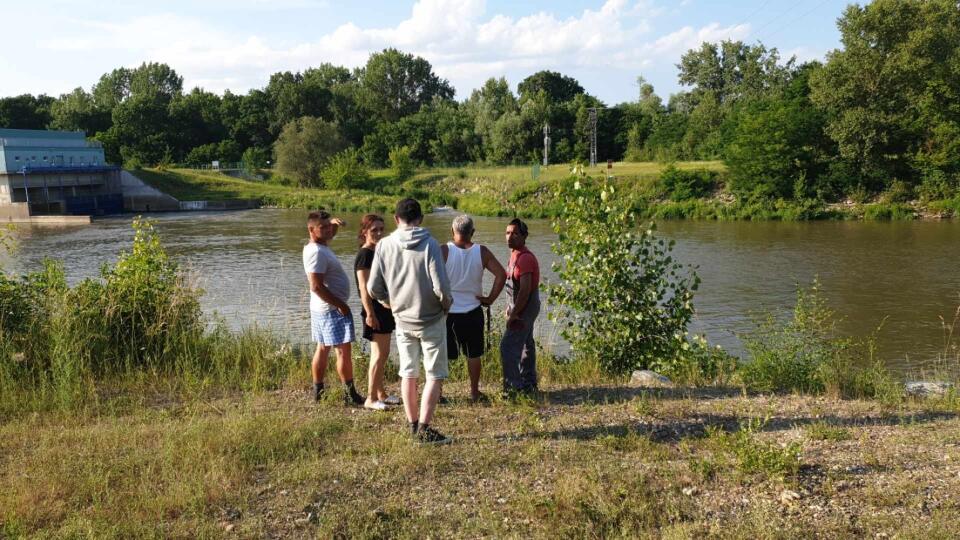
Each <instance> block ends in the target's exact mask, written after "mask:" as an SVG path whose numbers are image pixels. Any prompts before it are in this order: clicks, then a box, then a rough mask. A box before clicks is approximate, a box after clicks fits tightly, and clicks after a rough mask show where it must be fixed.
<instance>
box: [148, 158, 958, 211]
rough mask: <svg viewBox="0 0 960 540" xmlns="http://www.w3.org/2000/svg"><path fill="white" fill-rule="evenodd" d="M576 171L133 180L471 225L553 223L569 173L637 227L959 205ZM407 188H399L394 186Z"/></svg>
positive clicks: (682, 170)
mask: <svg viewBox="0 0 960 540" xmlns="http://www.w3.org/2000/svg"><path fill="white" fill-rule="evenodd" d="M604 167H605V165H604V166H602V167H598V168H596V169H590V168H588V167H584V166H583V165H578V164H574V165H573V166H572V167H571V166H570V165H567V164H558V165H551V166H549V167H543V168H539V167H537V169H538V173H537V177H536V178H534V173H533V170H534V168H533V167H529V166H498V167H494V166H484V165H476V166H471V165H467V166H461V167H433V168H419V169H416V168H413V169H412V170H410V171H409V172H406V173H405V174H404V175H403V176H401V175H398V174H397V171H396V170H395V169H373V170H367V169H366V168H365V167H364V166H363V164H362V163H359V162H352V163H350V164H347V165H345V164H343V163H340V162H337V163H335V164H334V165H333V168H335V169H338V170H337V171H331V172H330V173H329V174H338V175H340V176H338V178H341V177H346V173H347V172H349V177H348V178H349V180H339V179H338V180H337V181H336V182H335V185H336V188H325V187H301V186H299V185H297V184H296V183H295V182H292V181H289V180H287V179H285V177H283V176H282V175H280V174H279V173H272V172H270V171H260V172H261V173H262V175H263V176H265V177H266V180H247V179H244V178H238V177H233V176H228V175H227V174H224V173H221V172H217V171H210V170H198V169H190V168H175V167H165V168H160V169H154V168H147V169H138V170H135V171H133V172H134V174H136V175H137V176H138V177H139V178H141V179H142V180H144V181H145V182H147V183H148V184H150V185H152V186H154V187H156V188H157V189H160V190H162V191H164V192H166V193H168V194H170V195H172V196H174V197H176V198H177V199H180V200H184V201H195V200H223V199H256V200H259V201H260V202H261V204H263V205H265V206H270V207H278V208H318V207H321V206H322V207H325V208H327V209H329V210H334V211H356V212H362V211H366V210H368V209H369V210H375V211H378V212H381V213H382V212H389V211H390V209H391V208H392V205H393V203H394V201H395V199H396V198H397V197H399V196H410V197H414V198H417V199H419V200H421V201H423V202H424V204H425V205H426V206H427V208H428V209H430V208H432V207H435V206H450V207H453V208H456V209H458V210H461V211H463V212H467V213H470V214H474V215H481V216H519V217H524V218H552V217H557V216H558V215H560V211H561V207H560V205H559V204H558V201H556V200H555V197H554V194H555V193H556V191H557V188H558V187H560V185H561V183H562V182H563V181H564V180H565V179H566V178H567V177H568V176H569V174H570V171H571V169H574V170H579V171H581V172H582V173H583V174H590V175H593V176H597V177H601V178H602V177H605V176H608V175H609V176H610V177H611V182H612V183H613V184H615V185H616V186H617V190H618V197H622V198H625V199H626V200H628V201H629V202H630V205H631V207H632V211H633V213H634V214H635V215H636V216H637V217H641V218H649V219H714V220H784V221H798V220H814V219H866V220H912V219H918V218H924V217H928V218H944V217H952V216H953V215H954V213H955V212H956V211H957V210H960V199H943V200H923V199H916V200H909V199H908V198H903V197H902V196H900V195H897V196H895V197H893V198H891V197H890V196H888V195H886V194H884V195H882V196H878V197H873V198H862V199H857V200H856V201H854V200H852V199H851V200H848V201H846V202H845V203H827V202H825V201H824V200H820V199H816V198H809V199H802V200H791V199H782V198H781V199H767V198H741V197H738V196H737V195H735V194H734V193H732V192H730V191H729V187H728V184H727V180H726V179H727V172H726V168H725V167H724V165H723V163H722V162H719V161H712V162H711V161H699V162H697V161H693V162H675V163H667V164H661V163H653V162H643V163H622V162H620V163H615V164H613V167H612V169H609V170H608V169H606V168H604ZM402 178H406V179H402Z"/></svg>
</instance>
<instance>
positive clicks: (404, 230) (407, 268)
mask: <svg viewBox="0 0 960 540" xmlns="http://www.w3.org/2000/svg"><path fill="white" fill-rule="evenodd" d="M367 291H368V292H369V293H370V296H372V297H373V298H375V299H377V300H380V301H381V302H383V303H386V304H389V305H390V309H391V310H393V318H394V319H396V321H397V326H398V327H400V329H402V330H422V329H423V328H425V327H427V326H429V325H430V323H432V322H434V321H436V320H437V319H439V318H441V317H443V315H444V314H445V313H446V311H447V310H448V309H450V304H451V303H453V296H452V295H451V293H450V279H449V278H448V277H447V268H446V265H445V264H444V262H443V255H442V254H441V252H440V244H438V243H437V241H436V240H435V239H434V238H433V237H432V236H430V231H428V230H426V229H424V228H422V227H409V226H404V225H402V224H401V225H400V227H399V228H398V229H397V230H396V231H394V232H393V234H391V235H390V236H388V237H386V238H384V239H383V240H381V241H380V242H379V243H377V249H376V252H375V253H374V255H373V264H372V266H371V268H370V278H369V279H368V280H367Z"/></svg>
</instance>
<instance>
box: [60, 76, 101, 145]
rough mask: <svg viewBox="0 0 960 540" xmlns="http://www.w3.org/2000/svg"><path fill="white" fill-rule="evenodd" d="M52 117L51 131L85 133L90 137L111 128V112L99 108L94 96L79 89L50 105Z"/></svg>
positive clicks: (62, 96)
mask: <svg viewBox="0 0 960 540" xmlns="http://www.w3.org/2000/svg"><path fill="white" fill-rule="evenodd" d="M50 117H51V121H50V128H51V129H62V130H67V131H83V132H84V133H86V134H87V135H88V136H93V135H94V134H95V133H97V132H99V131H104V130H107V129H109V128H110V111H108V110H106V109H103V108H101V107H98V106H97V104H96V102H95V101H94V99H93V96H92V95H91V94H89V93H87V92H86V91H85V90H84V89H83V88H79V87H78V88H75V89H74V90H73V92H70V93H69V94H63V95H61V96H60V98H59V99H57V100H56V101H55V102H53V103H52V104H51V105H50Z"/></svg>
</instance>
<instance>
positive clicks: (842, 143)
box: [810, 0, 960, 191]
mask: <svg viewBox="0 0 960 540" xmlns="http://www.w3.org/2000/svg"><path fill="white" fill-rule="evenodd" d="M837 26H838V28H839V29H840V36H841V42H842V44H843V47H842V48H841V49H838V50H836V51H833V52H832V53H831V54H830V55H829V57H828V61H827V63H826V64H825V65H824V66H823V69H822V70H819V71H818V72H817V73H815V74H813V76H812V77H811V80H810V86H811V99H812V100H813V102H814V103H815V104H816V105H817V106H818V107H819V108H820V109H822V110H823V111H824V112H825V113H826V117H827V127H826V132H827V134H828V135H829V136H830V137H831V138H832V139H833V140H834V141H836V142H837V144H838V147H839V154H840V156H841V157H842V158H843V159H844V160H846V161H847V162H849V163H850V164H851V165H852V166H853V167H854V168H855V170H856V173H857V176H858V177H859V178H860V179H861V180H862V181H863V182H865V183H866V185H867V187H868V188H869V189H870V190H871V191H880V190H881V189H882V187H883V186H884V184H885V183H886V182H887V181H888V180H889V179H891V178H914V177H916V176H917V172H918V171H921V170H923V169H929V168H936V169H940V170H942V171H943V172H945V173H947V174H952V173H955V172H956V171H957V170H958V167H960V159H958V157H957V156H958V155H960V154H958V153H957V151H956V150H957V148H958V145H960V130H958V128H957V122H958V120H960V116H958V112H957V110H956V108H955V107H954V106H953V105H954V103H955V101H956V96H957V95H960V63H958V62H957V59H958V58H960V11H958V10H957V5H956V2H953V1H951V0H932V1H919V0H908V1H903V0H878V1H875V2H870V3H869V4H865V5H856V4H851V5H849V6H848V7H847V8H846V10H845V11H844V13H843V15H842V16H841V17H840V19H839V20H838V22H837Z"/></svg>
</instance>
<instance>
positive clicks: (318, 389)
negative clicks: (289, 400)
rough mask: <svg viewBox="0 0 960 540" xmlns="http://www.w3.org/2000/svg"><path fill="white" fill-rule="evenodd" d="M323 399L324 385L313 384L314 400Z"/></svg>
mask: <svg viewBox="0 0 960 540" xmlns="http://www.w3.org/2000/svg"><path fill="white" fill-rule="evenodd" d="M322 397H323V383H313V400H314V401H320V398H322Z"/></svg>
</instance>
